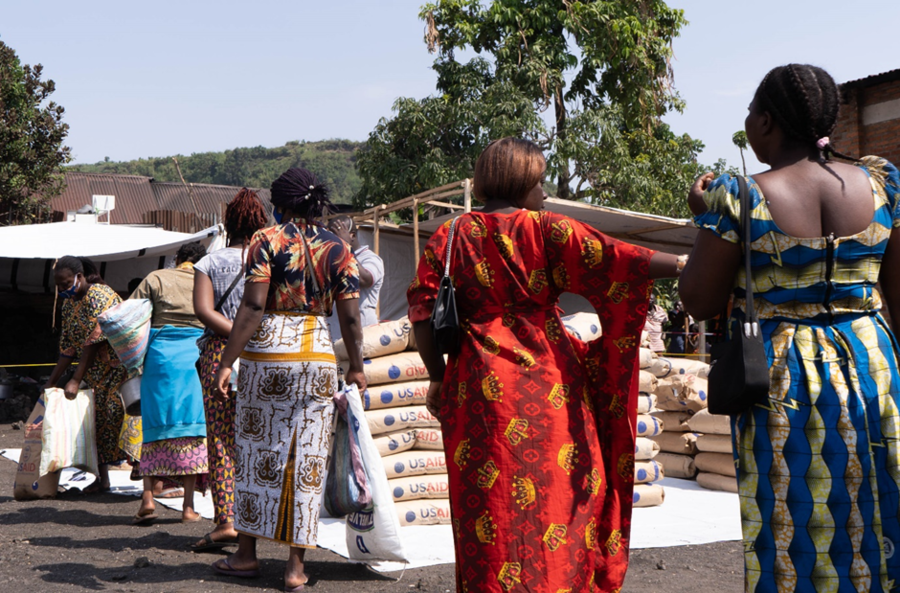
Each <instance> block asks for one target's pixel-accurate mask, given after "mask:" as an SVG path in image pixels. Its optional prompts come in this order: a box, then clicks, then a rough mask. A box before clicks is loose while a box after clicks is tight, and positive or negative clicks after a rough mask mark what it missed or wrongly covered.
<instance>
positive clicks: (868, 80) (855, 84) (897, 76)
mask: <svg viewBox="0 0 900 593" xmlns="http://www.w3.org/2000/svg"><path fill="white" fill-rule="evenodd" d="M895 80H900V68H898V69H896V70H889V71H887V72H882V73H880V74H872V75H871V76H866V77H865V78H860V79H857V80H849V81H847V82H845V83H843V84H842V85H841V86H842V87H843V88H847V89H852V88H866V87H870V86H875V85H876V84H881V83H883V82H894V81H895Z"/></svg>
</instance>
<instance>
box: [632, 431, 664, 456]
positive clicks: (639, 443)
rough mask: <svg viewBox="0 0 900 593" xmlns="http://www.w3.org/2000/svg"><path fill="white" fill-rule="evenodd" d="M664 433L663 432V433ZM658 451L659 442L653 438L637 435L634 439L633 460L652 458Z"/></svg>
mask: <svg viewBox="0 0 900 593" xmlns="http://www.w3.org/2000/svg"><path fill="white" fill-rule="evenodd" d="M663 434H665V433H663ZM657 453H659V444H658V443H657V442H656V441H654V440H653V439H648V438H647V437H637V438H636V439H635V440H634V459H635V461H646V460H648V459H653V458H654V457H656V454H657Z"/></svg>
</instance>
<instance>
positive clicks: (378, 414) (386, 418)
mask: <svg viewBox="0 0 900 593" xmlns="http://www.w3.org/2000/svg"><path fill="white" fill-rule="evenodd" d="M366 421H368V423H369V431H370V432H371V433H372V434H373V435H376V434H384V433H386V432H392V431H395V430H403V429H410V428H432V427H434V426H440V424H441V423H440V421H439V420H438V419H437V418H435V417H434V416H432V415H431V412H429V411H428V410H427V409H426V408H425V406H406V407H403V408H387V409H384V410H369V411H368V412H366Z"/></svg>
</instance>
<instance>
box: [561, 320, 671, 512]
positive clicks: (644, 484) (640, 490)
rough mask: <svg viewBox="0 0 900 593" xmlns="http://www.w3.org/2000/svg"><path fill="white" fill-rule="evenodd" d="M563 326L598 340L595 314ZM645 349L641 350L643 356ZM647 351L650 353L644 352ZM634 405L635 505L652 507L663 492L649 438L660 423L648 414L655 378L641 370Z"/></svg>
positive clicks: (656, 448) (585, 338)
mask: <svg viewBox="0 0 900 593" xmlns="http://www.w3.org/2000/svg"><path fill="white" fill-rule="evenodd" d="M562 321H563V325H564V326H565V328H566V331H568V332H569V333H570V334H571V335H573V336H575V337H576V338H578V339H580V340H583V341H591V340H595V339H597V338H599V337H600V335H601V331H602V330H601V328H600V319H599V318H598V317H597V315H596V314H595V313H575V314H574V315H567V316H565V317H563V318H562ZM644 352H645V351H644V349H642V350H641V353H642V356H646V354H644ZM646 352H648V353H649V352H650V351H649V350H646ZM639 381H640V384H639V387H638V390H639V392H640V393H639V395H638V402H637V406H638V409H637V413H638V416H637V439H636V441H635V447H634V506H636V507H651V506H657V505H660V504H662V503H663V500H664V499H665V492H664V490H663V487H662V486H661V485H660V484H657V483H656V482H658V481H659V480H661V479H662V478H663V477H665V473H664V471H663V466H662V464H660V463H659V461H657V460H656V459H654V458H655V457H656V455H657V454H658V453H659V445H657V444H656V443H655V442H654V441H653V440H652V438H651V437H654V436H656V435H658V434H661V433H662V431H663V422H662V421H660V420H659V419H658V418H655V417H654V416H652V415H651V412H653V411H654V410H655V409H656V395H655V393H654V392H655V390H656V377H654V376H653V375H652V374H651V373H648V372H644V371H641V374H640V379H639Z"/></svg>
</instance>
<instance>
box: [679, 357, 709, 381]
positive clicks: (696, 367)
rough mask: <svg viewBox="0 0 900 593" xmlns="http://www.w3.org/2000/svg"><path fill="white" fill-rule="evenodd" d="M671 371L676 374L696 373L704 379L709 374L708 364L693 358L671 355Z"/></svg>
mask: <svg viewBox="0 0 900 593" xmlns="http://www.w3.org/2000/svg"><path fill="white" fill-rule="evenodd" d="M670 360H671V362H672V373H674V374H677V375H697V376H698V377H700V378H701V379H706V377H707V376H708V375H709V364H708V363H705V362H703V361H702V360H696V359H693V358H682V357H672V358H671V359H670Z"/></svg>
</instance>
